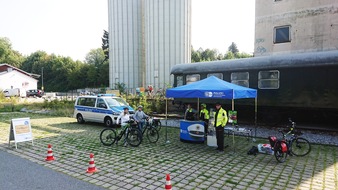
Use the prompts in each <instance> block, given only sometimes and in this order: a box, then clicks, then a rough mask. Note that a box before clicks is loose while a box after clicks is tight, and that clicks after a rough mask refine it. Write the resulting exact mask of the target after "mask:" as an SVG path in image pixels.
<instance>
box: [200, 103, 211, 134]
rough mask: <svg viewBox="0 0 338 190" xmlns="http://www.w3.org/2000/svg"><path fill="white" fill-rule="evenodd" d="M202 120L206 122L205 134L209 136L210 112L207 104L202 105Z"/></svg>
mask: <svg viewBox="0 0 338 190" xmlns="http://www.w3.org/2000/svg"><path fill="white" fill-rule="evenodd" d="M200 120H202V121H204V134H205V135H207V134H208V125H209V111H208V110H207V105H206V104H201V111H200Z"/></svg>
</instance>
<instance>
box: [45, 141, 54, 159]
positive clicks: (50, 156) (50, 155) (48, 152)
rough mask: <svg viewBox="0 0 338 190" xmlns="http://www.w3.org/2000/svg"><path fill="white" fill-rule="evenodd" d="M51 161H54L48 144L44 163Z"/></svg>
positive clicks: (50, 146)
mask: <svg viewBox="0 0 338 190" xmlns="http://www.w3.org/2000/svg"><path fill="white" fill-rule="evenodd" d="M52 160H55V158H54V156H53V151H52V145H50V144H48V149H47V157H46V161H52Z"/></svg>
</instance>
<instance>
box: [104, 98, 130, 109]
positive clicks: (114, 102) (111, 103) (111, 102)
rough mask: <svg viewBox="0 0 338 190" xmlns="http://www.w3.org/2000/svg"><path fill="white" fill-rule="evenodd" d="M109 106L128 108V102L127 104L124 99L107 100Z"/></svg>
mask: <svg viewBox="0 0 338 190" xmlns="http://www.w3.org/2000/svg"><path fill="white" fill-rule="evenodd" d="M106 101H107V103H108V106H109V107H112V106H128V104H127V102H125V101H124V100H123V99H122V98H107V99H106Z"/></svg>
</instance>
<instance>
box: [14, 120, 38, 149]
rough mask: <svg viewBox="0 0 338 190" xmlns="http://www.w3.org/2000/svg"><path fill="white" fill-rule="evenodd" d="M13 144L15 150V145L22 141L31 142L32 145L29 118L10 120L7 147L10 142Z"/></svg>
mask: <svg viewBox="0 0 338 190" xmlns="http://www.w3.org/2000/svg"><path fill="white" fill-rule="evenodd" d="M13 140H14V142H15V148H16V149H17V148H18V146H17V143H19V142H24V141H32V145H34V144H33V135H32V128H31V122H30V118H17V119H12V120H11V126H10V132H9V138H8V146H10V143H11V141H13Z"/></svg>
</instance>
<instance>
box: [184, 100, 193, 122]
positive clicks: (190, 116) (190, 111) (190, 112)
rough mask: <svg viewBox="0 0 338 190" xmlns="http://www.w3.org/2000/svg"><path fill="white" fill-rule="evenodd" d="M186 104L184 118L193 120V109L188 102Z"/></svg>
mask: <svg viewBox="0 0 338 190" xmlns="http://www.w3.org/2000/svg"><path fill="white" fill-rule="evenodd" d="M187 106H188V108H187V110H185V113H184V119H185V120H189V121H194V120H195V111H194V110H193V109H192V108H191V105H190V104H188V105H187Z"/></svg>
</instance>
